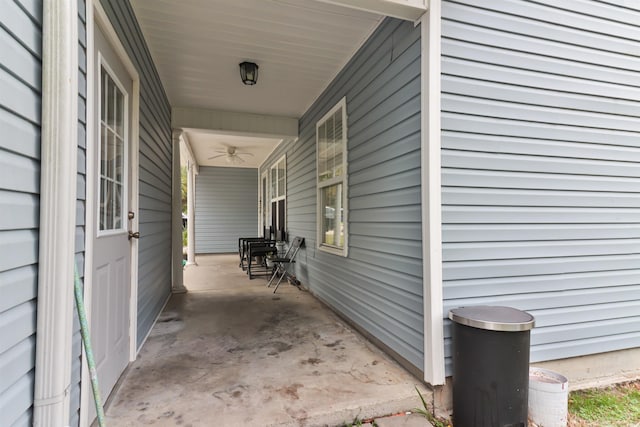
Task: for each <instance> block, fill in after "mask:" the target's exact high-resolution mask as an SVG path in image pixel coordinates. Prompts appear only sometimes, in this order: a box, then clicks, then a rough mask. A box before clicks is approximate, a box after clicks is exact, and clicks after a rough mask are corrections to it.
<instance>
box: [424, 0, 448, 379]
mask: <svg viewBox="0 0 640 427" xmlns="http://www.w3.org/2000/svg"><path fill="white" fill-rule="evenodd" d="M440 15H441V0H431V4H430V8H429V11H428V12H427V13H425V14H424V15H423V16H422V18H421V29H420V31H421V43H422V48H421V60H420V63H421V70H422V72H421V76H422V77H421V80H422V82H421V91H420V93H421V98H422V99H421V104H422V108H421V116H422V117H421V166H422V167H421V188H422V252H423V253H422V259H423V267H422V268H423V272H422V273H423V274H422V277H423V295H424V296H423V301H424V380H425V381H426V382H428V383H429V384H431V385H442V384H444V383H445V365H444V319H443V310H444V309H443V299H442V295H443V293H442V187H441V178H440V169H441V152H440V148H441V84H440V75H441V48H440V42H441V32H440V31H441V20H440Z"/></svg>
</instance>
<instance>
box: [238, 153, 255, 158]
mask: <svg viewBox="0 0 640 427" xmlns="http://www.w3.org/2000/svg"><path fill="white" fill-rule="evenodd" d="M236 154H237V155H238V156H250V157H253V154H252V153H236Z"/></svg>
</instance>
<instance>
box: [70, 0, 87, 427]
mask: <svg viewBox="0 0 640 427" xmlns="http://www.w3.org/2000/svg"><path fill="white" fill-rule="evenodd" d="M86 29H87V25H86V6H85V1H84V0H78V185H77V201H76V235H75V248H76V249H75V251H76V266H77V268H78V274H79V275H80V278H81V279H82V280H84V276H83V275H84V246H85V227H84V226H85V218H86V211H85V200H86V169H87V161H86V159H87V156H86V147H87V137H86V134H87V132H86V129H87V128H86V123H87V114H86V112H87V31H86ZM74 307H75V306H74ZM72 346H73V347H72V359H71V409H70V419H69V425H70V426H77V425H79V424H80V378H81V375H82V337H81V335H80V322H79V321H78V313H77V311H76V310H75V308H74V310H73V339H72Z"/></svg>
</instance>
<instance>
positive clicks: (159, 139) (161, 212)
mask: <svg viewBox="0 0 640 427" xmlns="http://www.w3.org/2000/svg"><path fill="white" fill-rule="evenodd" d="M101 3H102V6H103V7H104V9H105V12H106V13H107V16H108V17H109V19H110V21H111V24H112V25H113V27H114V29H115V31H116V33H117V34H118V35H119V36H120V41H121V42H122V44H123V45H124V48H125V50H126V51H127V54H128V55H129V58H130V59H131V61H132V62H133V64H134V65H135V67H136V69H137V70H138V74H139V77H140V128H139V130H140V139H139V142H140V147H139V156H140V161H139V173H140V176H139V191H140V203H139V213H138V214H139V227H140V230H139V231H140V236H141V237H140V241H139V252H138V256H139V258H138V333H137V339H138V346H140V345H141V344H142V340H143V339H144V338H145V337H146V336H147V333H148V332H149V330H150V329H151V327H152V326H153V322H154V320H155V318H156V317H157V315H158V313H159V312H160V310H161V309H162V305H163V304H164V302H165V301H166V299H167V297H168V296H169V292H170V289H171V109H170V105H169V101H168V99H167V96H166V94H165V91H164V88H163V87H162V83H161V81H160V77H159V76H158V72H157V70H156V68H155V65H154V63H153V60H152V58H151V54H150V53H149V49H148V48H147V45H146V42H145V40H144V37H143V35H142V31H141V29H140V26H139V25H138V22H137V20H136V17H135V15H134V12H133V10H132V8H131V5H130V4H129V2H122V1H119V0H101Z"/></svg>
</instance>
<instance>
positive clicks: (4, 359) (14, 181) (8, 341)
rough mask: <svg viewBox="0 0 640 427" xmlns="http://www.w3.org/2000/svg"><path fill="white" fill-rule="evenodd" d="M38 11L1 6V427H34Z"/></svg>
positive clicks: (26, 5)
mask: <svg viewBox="0 0 640 427" xmlns="http://www.w3.org/2000/svg"><path fill="white" fill-rule="evenodd" d="M41 81H42V4H41V2H39V1H35V2H21V1H17V0H16V1H3V2H2V3H1V4H0V135H1V137H0V425H2V426H29V425H31V423H32V413H33V411H32V405H33V386H34V368H35V341H36V340H35V332H36V307H37V300H36V298H37V286H38V264H37V262H38V232H39V230H38V228H39V224H40V204H39V200H40V125H41V122H40V109H41V90H42V86H41Z"/></svg>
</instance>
